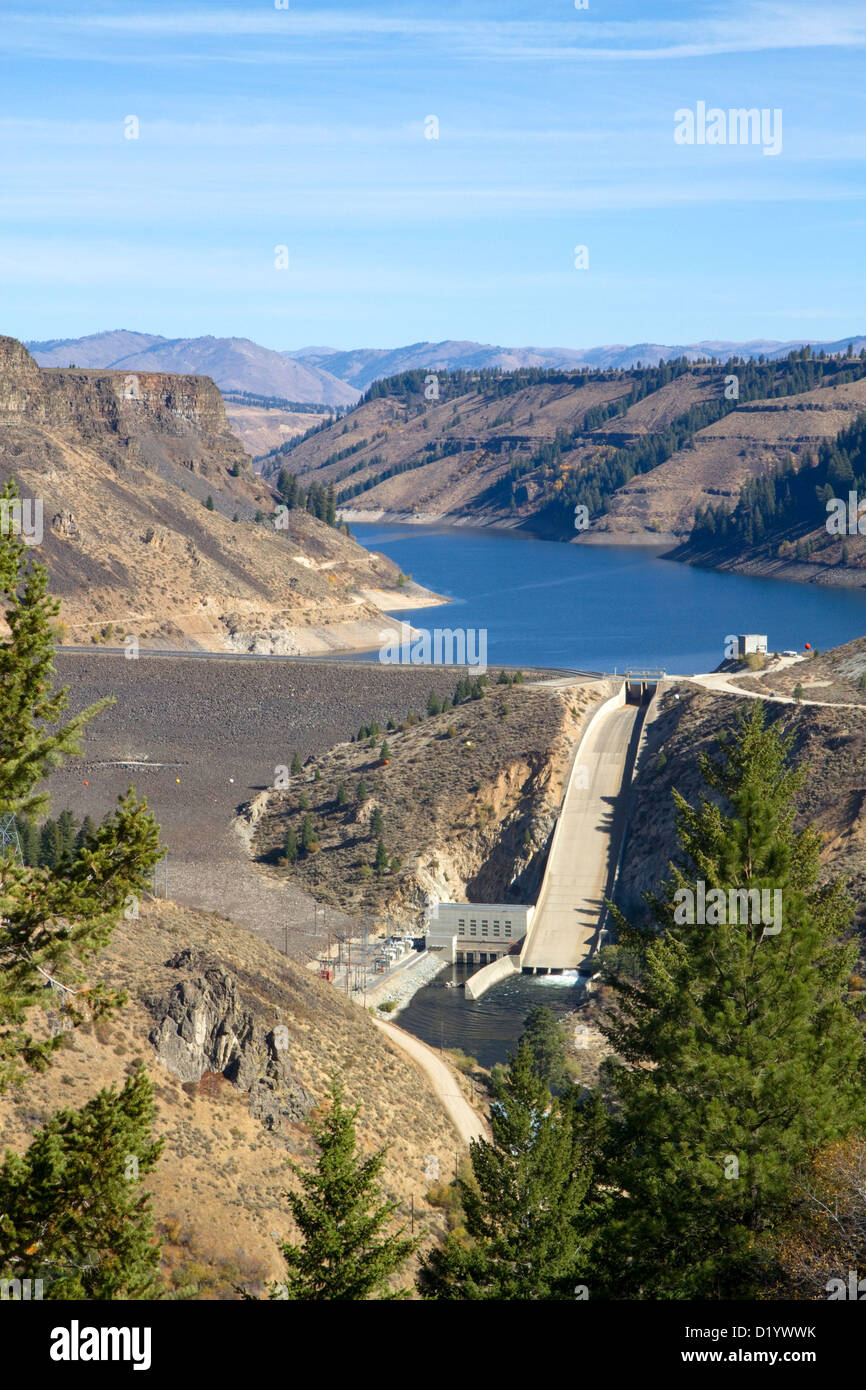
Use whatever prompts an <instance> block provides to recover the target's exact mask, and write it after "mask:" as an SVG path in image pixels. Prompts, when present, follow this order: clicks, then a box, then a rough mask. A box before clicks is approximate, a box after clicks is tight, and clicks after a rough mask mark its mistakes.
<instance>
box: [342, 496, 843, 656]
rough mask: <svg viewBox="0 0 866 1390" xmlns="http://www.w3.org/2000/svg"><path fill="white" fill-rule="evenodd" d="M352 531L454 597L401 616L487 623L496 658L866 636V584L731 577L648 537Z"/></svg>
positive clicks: (827, 642)
mask: <svg viewBox="0 0 866 1390" xmlns="http://www.w3.org/2000/svg"><path fill="white" fill-rule="evenodd" d="M351 530H352V534H353V536H355V537H356V538H357V540H358V541H360V543H361V545H363V546H366V547H367V548H368V549H370V550H378V551H381V552H382V553H383V554H384V555H387V556H388V558H389V559H391V560H393V561H394V562H395V563H396V564H398V565H399V566H400V568H401V569H402V570H403V572H404V573H405V574H411V575H412V577H413V579H415V580H417V582H418V583H419V584H423V585H425V586H426V587H427V588H430V589H434V590H435V591H436V593H439V594H442V595H443V596H444V597H446V598H449V599H451V600H452V601H451V603H449V604H448V606H447V607H441V608H420V609H415V610H408V611H405V612H401V613H400V614H399V615H398V616H399V617H401V618H405V619H406V620H407V621H409V622H411V623H412V624H413V626H415V627H421V628H426V629H434V628H437V627H440V628H463V629H472V630H474V631H475V632H478V631H479V630H484V631H486V633H487V661H488V664H490V665H496V664H497V663H499V662H501V663H502V664H503V665H508V666H540V667H550V666H552V667H557V666H561V667H566V668H568V669H572V670H587V671H609V672H614V671H624V670H625V669H626V668H627V667H629V666H633V667H663V668H664V669H665V670H667V671H669V672H671V673H672V674H675V675H695V674H697V673H698V672H702V671H712V670H714V669H715V667H716V666H718V664H719V662H720V661H721V660H722V659H723V657H724V655H725V638H726V637H727V636H728V635H729V634H734V633H739V632H757V633H766V635H767V642H768V646H769V650H770V651H783V650H785V649H787V648H794V649H797V650H802V648H803V645H804V643H806V642H811V644H812V646H813V647H817V648H818V649H819V650H823V649H825V648H826V647H834V646H838V645H839V644H840V643H842V642H848V641H850V640H851V639H852V638H853V637H861V636H863V635H864V634H866V588H864V589H842V588H830V587H825V586H818V585H816V584H788V583H783V582H781V581H780V580H777V579H756V578H752V577H750V576H747V575H740V574H722V573H719V572H717V571H716V570H702V569H695V568H694V567H693V566H691V565H681V564H677V563H676V562H675V561H672V560H663V559H662V558H661V557H660V554H659V552H658V551H656V550H654V549H651V548H649V549H648V548H646V547H644V546H607V545H604V546H600V545H593V546H590V545H566V544H563V543H561V542H557V541H542V540H535V539H533V538H531V537H529V536H525V535H522V534H520V533H519V532H514V531H493V530H471V529H469V528H468V527H465V526H450V527H427V526H387V525H371V524H366V523H365V524H364V525H353V526H352V528H351Z"/></svg>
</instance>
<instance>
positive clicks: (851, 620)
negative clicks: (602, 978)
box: [351, 524, 866, 1067]
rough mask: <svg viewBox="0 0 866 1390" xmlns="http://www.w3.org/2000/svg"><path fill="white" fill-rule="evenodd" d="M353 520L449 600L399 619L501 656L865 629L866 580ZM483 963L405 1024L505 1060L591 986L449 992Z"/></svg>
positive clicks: (693, 651) (526, 661) (711, 647)
mask: <svg viewBox="0 0 866 1390" xmlns="http://www.w3.org/2000/svg"><path fill="white" fill-rule="evenodd" d="M351 529H352V534H353V535H354V536H355V537H356V538H357V539H358V541H360V543H361V544H362V545H363V546H365V547H367V549H370V550H378V551H381V552H382V553H383V554H384V555H387V556H388V558H389V559H391V560H393V561H394V562H395V563H396V564H398V565H399V566H400V568H401V569H402V570H403V572H404V573H405V574H411V575H412V577H413V579H415V580H416V581H417V582H418V583H419V584H423V585H425V586H426V587H428V588H430V589H433V590H435V591H436V592H437V593H439V594H442V595H443V596H444V597H446V598H448V599H450V600H451V602H450V603H449V604H448V605H447V606H445V607H434V608H420V609H417V610H406V611H402V612H400V613H399V614H397V615H396V616H399V617H400V618H402V619H405V620H407V621H409V622H411V623H412V624H413V626H415V627H419V628H424V629H427V630H430V629H435V628H436V627H442V628H462V629H475V631H476V632H478V631H479V630H483V631H484V632H485V633H486V642H487V661H488V663H489V664H491V665H496V664H497V663H502V664H503V665H509V666H526V667H541V668H545V667H547V668H550V667H553V668H557V667H564V668H569V669H574V670H595V671H608V672H613V671H624V670H625V669H626V668H628V667H629V666H631V667H638V668H639V667H654V668H657V667H661V668H663V669H665V670H667V671H668V672H670V673H672V674H677V675H694V674H697V673H699V672H704V671H712V670H714V669H715V667H717V666H718V665H719V663H720V662H721V660H722V658H723V656H724V655H725V652H724V645H725V638H726V636H728V635H729V634H734V633H744V632H756V633H766V635H767V638H768V644H769V649H770V650H771V651H782V650H784V649H786V648H794V649H798V650H802V648H803V646H804V644H805V643H806V642H809V643H811V645H812V647H817V648H818V649H819V650H823V649H825V648H827V647H833V646H838V645H839V644H840V643H842V642H847V641H850V640H851V639H852V638H854V637H860V636H863V635H866V589H841V588H829V587H819V586H817V585H805V584H804V585H800V584H790V583H782V582H780V581H778V580H773V579H760V578H751V577H749V576H744V575H738V574H725V573H719V572H717V571H714V570H703V569H696V568H693V567H692V566H689V565H681V564H677V563H675V562H674V561H670V560H664V559H662V558H661V556H660V554H659V552H658V551H657V550H654V549H651V548H650V549H647V548H644V547H639V546H580V545H565V544H562V543H557V542H555V541H543V540H536V539H534V538H531V537H529V536H525V535H522V534H520V533H518V532H513V531H493V530H474V529H470V528H468V527H463V526H449V527H445V526H443V527H426V526H399V525H384V524H369V525H368V524H364V525H353V526H352V528H351ZM476 650H477V648H476ZM474 968H477V967H469V968H468V969H467V968H466V967H459V966H454V967H451V968H450V969H446V970H443V971H442V972H441V973H440V974H439V975H438V976H436V978H435V979H434V980H433V981H432V982H431V983H430V984H427V985H424V986H423V987H422V988H421V989H420V990H419V991H418V992H417V993H416V994H415V995H414V996H413V998H412V999H411V1000H410V1002H409V1004H408V1005H407V1006H406V1007H405V1008H404V1009H402V1010H401V1011H400V1013H399V1014H397V1015H396V1016H395V1021H396V1022H398V1023H399V1024H400V1026H401V1027H403V1028H405V1029H407V1030H408V1031H409V1032H411V1033H414V1034H415V1035H416V1036H417V1037H419V1038H422V1039H423V1040H424V1041H425V1042H427V1043H429V1044H430V1045H431V1046H434V1047H440V1046H445V1047H459V1048H461V1049H462V1050H463V1051H464V1052H467V1053H469V1054H470V1055H472V1056H474V1057H477V1059H478V1061H479V1062H481V1063H482V1065H484V1066H488V1067H489V1066H491V1065H492V1064H493V1063H494V1062H498V1061H505V1059H506V1057H507V1055H508V1053H509V1051H511V1050H512V1049H513V1048H514V1045H515V1043H516V1041H517V1038H518V1036H519V1034H520V1032H521V1028H522V1024H523V1019H524V1018H525V1016H526V1014H527V1013H528V1011H529V1009H530V1008H531V1007H532V1005H533V1004H548V1005H549V1006H550V1007H551V1008H553V1009H554V1011H555V1012H557V1013H559V1014H566V1013H569V1012H571V1011H572V1010H573V1009H574V1008H575V1007H576V1005H577V1004H578V1002H579V1001H580V999H581V996H582V990H583V985H581V984H579V983H578V982H577V981H576V980H571V979H570V978H569V977H568V976H546V977H541V978H533V977H530V976H518V977H515V978H514V979H511V980H506V981H505V982H503V983H502V984H500V985H495V986H494V987H493V989H491V990H490V991H489V992H488V993H487V994H485V995H484V996H483V997H482V998H481V999H478V1000H471V999H468V998H467V997H466V995H465V993H464V991H463V990H462V989H461V988H459V987H458V988H452V989H449V988H446V986H445V982H446V980H452V981H454V982H455V983H456V984H458V985H459V984H460V983H461V982H462V980H463V979H465V977H466V974H467V973H469V971H471V970H472V969H474Z"/></svg>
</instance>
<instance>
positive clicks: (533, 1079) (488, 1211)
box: [418, 1039, 591, 1302]
mask: <svg viewBox="0 0 866 1390" xmlns="http://www.w3.org/2000/svg"><path fill="white" fill-rule="evenodd" d="M492 1085H493V1096H494V1100H493V1104H492V1106H491V1109H490V1124H491V1128H492V1130H493V1142H492V1143H488V1142H487V1141H486V1140H474V1141H473V1143H472V1147H471V1150H470V1157H471V1161H472V1174H473V1177H472V1180H471V1181H466V1180H465V1179H458V1182H457V1186H458V1190H459V1192H460V1197H461V1201H462V1205H463V1210H464V1216H465V1229H466V1233H467V1236H468V1241H467V1240H465V1239H461V1238H460V1237H459V1236H458V1235H457V1234H455V1233H452V1234H451V1235H449V1236H448V1238H447V1239H446V1241H445V1244H444V1246H441V1247H438V1248H436V1249H434V1250H433V1251H432V1252H431V1253H430V1254H429V1255H427V1256H426V1258H425V1259H424V1261H423V1263H422V1266H421V1271H420V1274H419V1281H418V1286H419V1289H420V1291H421V1293H422V1294H423V1295H424V1297H426V1298H446V1299H473V1300H474V1299H514V1300H520V1301H523V1302H527V1301H537V1300H548V1299H573V1298H574V1296H575V1295H574V1289H575V1283H576V1282H577V1281H578V1280H579V1279H580V1277H581V1274H582V1272H583V1269H582V1265H583V1261H584V1259H585V1245H586V1234H585V1230H584V1227H585V1221H584V1211H583V1204H584V1198H585V1195H586V1193H587V1190H588V1188H589V1183H590V1176H591V1170H590V1166H589V1163H588V1161H587V1155H586V1153H585V1151H584V1149H583V1145H582V1143H581V1140H580V1138H579V1131H578V1129H577V1127H576V1126H575V1125H574V1123H573V1121H572V1114H571V1111H570V1108H569V1106H568V1105H566V1104H564V1103H561V1102H560V1101H558V1100H552V1099H551V1095H550V1091H549V1090H548V1088H547V1086H546V1085H545V1083H544V1082H543V1081H542V1080H541V1079H540V1077H539V1076H538V1074H537V1072H536V1070H535V1066H534V1063H533V1056H532V1052H531V1049H530V1047H529V1044H528V1042H526V1040H525V1039H524V1040H522V1041H521V1042H520V1044H519V1045H518V1049H517V1053H516V1055H515V1056H514V1057H513V1058H512V1060H511V1063H510V1065H509V1067H508V1068H507V1069H503V1071H502V1072H501V1073H497V1074H496V1075H495V1076H494V1078H493V1082H492Z"/></svg>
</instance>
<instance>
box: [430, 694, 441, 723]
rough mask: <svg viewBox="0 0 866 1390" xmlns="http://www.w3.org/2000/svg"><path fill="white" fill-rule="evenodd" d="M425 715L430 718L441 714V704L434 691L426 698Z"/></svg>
mask: <svg viewBox="0 0 866 1390" xmlns="http://www.w3.org/2000/svg"><path fill="white" fill-rule="evenodd" d="M427 713H428V714H429V715H430V716H431V718H432V716H433V715H435V714H441V713H442V702H441V700H440V699H439V696H438V695H437V694H436V691H435V690H431V691H430V694H429V695H428V696H427Z"/></svg>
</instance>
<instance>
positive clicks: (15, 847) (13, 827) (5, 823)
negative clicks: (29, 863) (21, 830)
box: [0, 813, 24, 868]
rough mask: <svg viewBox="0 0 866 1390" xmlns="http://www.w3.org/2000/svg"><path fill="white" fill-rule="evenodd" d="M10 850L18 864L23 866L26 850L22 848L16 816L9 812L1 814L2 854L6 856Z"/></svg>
mask: <svg viewBox="0 0 866 1390" xmlns="http://www.w3.org/2000/svg"><path fill="white" fill-rule="evenodd" d="M10 850H11V851H12V858H13V859H14V861H15V862H16V864H20V865H21V867H22V868H23V867H24V851H23V850H22V848H21V837H20V835H19V834H18V826H17V824H16V821H15V817H14V816H13V815H12V814H11V813H8V814H6V815H2V816H0V856H2V857H4V858H5V856H6V855H7V854H8V853H9V851H10Z"/></svg>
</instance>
